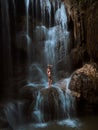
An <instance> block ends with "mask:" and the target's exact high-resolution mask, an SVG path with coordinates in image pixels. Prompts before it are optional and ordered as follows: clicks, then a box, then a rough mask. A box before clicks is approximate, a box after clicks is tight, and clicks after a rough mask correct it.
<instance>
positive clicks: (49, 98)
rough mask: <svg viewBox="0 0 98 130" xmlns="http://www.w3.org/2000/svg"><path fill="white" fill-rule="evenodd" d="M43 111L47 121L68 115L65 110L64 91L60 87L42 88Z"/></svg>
mask: <svg viewBox="0 0 98 130" xmlns="http://www.w3.org/2000/svg"><path fill="white" fill-rule="evenodd" d="M41 95H42V99H41V106H40V108H41V112H42V113H43V117H44V120H45V121H51V120H58V119H63V118H64V117H66V112H65V110H64V106H63V102H64V93H63V91H62V90H61V89H59V88H54V87H51V88H48V89H42V90H41Z"/></svg>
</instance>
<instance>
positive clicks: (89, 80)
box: [70, 63, 98, 104]
mask: <svg viewBox="0 0 98 130" xmlns="http://www.w3.org/2000/svg"><path fill="white" fill-rule="evenodd" d="M70 89H71V91H72V93H73V95H75V96H77V97H78V98H82V99H84V100H85V101H87V103H92V104H98V70H97V68H96V64H94V63H92V64H85V65H84V66H83V67H82V68H80V69H78V70H76V71H75V72H74V73H73V75H72V78H71V82H70Z"/></svg>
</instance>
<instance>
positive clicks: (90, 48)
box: [63, 0, 98, 68]
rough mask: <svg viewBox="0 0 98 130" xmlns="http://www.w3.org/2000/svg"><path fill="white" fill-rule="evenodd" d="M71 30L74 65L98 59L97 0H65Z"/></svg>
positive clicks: (71, 53)
mask: <svg viewBox="0 0 98 130" xmlns="http://www.w3.org/2000/svg"><path fill="white" fill-rule="evenodd" d="M63 1H64V2H65V6H66V10H67V15H68V28H69V30H70V31H71V40H72V41H71V43H70V48H71V49H70V50H71V51H70V57H71V61H72V63H73V61H74V67H75V68H77V67H79V66H80V65H82V64H83V63H84V62H88V61H94V62H96V63H97V61H98V53H97V52H98V37H97V34H98V25H97V23H98V15H97V12H98V8H97V7H98V2H97V1H95V0H91V1H88V0H85V1H84V0H74V1H73V0H63Z"/></svg>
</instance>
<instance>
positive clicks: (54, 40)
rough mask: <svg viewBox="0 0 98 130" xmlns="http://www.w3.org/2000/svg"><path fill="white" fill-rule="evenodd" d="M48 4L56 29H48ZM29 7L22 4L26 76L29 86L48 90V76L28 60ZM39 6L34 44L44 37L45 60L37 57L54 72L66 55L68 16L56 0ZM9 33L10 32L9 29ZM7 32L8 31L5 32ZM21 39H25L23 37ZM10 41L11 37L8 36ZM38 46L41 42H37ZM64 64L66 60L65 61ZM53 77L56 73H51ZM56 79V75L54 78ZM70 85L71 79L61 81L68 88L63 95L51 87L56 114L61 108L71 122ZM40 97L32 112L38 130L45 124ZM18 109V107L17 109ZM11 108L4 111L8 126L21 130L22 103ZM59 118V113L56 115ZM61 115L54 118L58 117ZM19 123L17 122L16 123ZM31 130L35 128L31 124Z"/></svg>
mask: <svg viewBox="0 0 98 130" xmlns="http://www.w3.org/2000/svg"><path fill="white" fill-rule="evenodd" d="M33 4H34V3H33V0H32V7H33ZM37 4H38V0H36V3H35V5H36V16H37V15H38V5H37ZM51 4H53V10H54V23H55V25H53V26H51V19H52V17H51V6H52V5H51ZM29 6H30V0H25V8H26V33H24V34H25V37H26V39H27V50H28V65H29V76H28V86H32V87H37V86H39V85H43V86H44V87H46V86H47V76H46V74H45V73H46V70H45V68H44V69H43V68H42V67H41V65H39V64H40V63H36V64H34V63H33V64H32V63H31V64H30V56H31V53H30V52H31V50H30V43H31V38H30V35H29ZM40 6H41V17H42V21H41V25H37V26H36V27H35V33H36V35H35V36H36V41H37V40H38V42H40V41H41V40H42V39H43V38H42V37H44V40H43V41H42V42H43V43H44V47H43V50H41V51H42V52H43V53H44V57H40V56H39V57H40V58H41V60H42V64H43V65H46V64H52V65H53V69H55V70H56V64H57V63H58V61H59V60H62V59H63V58H65V55H66V51H67V43H68V36H69V32H68V31H67V16H66V10H65V7H64V3H61V5H60V2H59V0H57V1H56V2H55V1H52V2H50V1H49V0H40ZM46 12H47V13H48V15H49V26H47V25H45V19H46ZM8 30H9V28H8ZM8 32H9V31H8ZM23 36H24V35H23ZM9 37H10V36H9ZM40 43H41V42H40ZM65 60H66V59H65ZM54 74H56V73H54ZM55 76H56V75H55ZM69 82H70V78H68V79H64V80H63V81H62V84H64V85H65V84H67V86H66V85H65V86H66V93H64V92H63V91H62V90H61V89H60V87H59V86H58V87H57V86H56V85H55V84H54V85H53V86H54V87H55V89H56V90H57V93H58V95H59V97H58V99H59V101H60V103H61V104H60V105H59V104H58V102H57V99H56V98H55V95H53V96H54V101H55V105H56V107H57V109H56V110H59V108H60V106H61V111H63V113H64V117H66V113H67V117H68V118H70V109H71V108H72V104H73V99H72V97H71V95H70V91H69V89H68V86H69ZM43 100H44V99H43V96H42V95H41V94H40V92H39V93H38V95H37V98H36V103H35V106H34V111H33V112H32V118H34V119H35V120H36V122H37V123H39V124H37V127H38V126H40V127H41V126H42V127H43V126H46V124H43V123H42V122H44V113H42V112H41V103H42V102H43ZM16 106H17V107H16ZM16 106H15V105H14V104H13V103H11V104H7V106H6V109H5V114H6V117H7V120H8V122H9V124H10V125H11V126H12V128H13V129H14V130H16V129H17V127H20V125H21V124H22V123H23V115H22V108H23V106H22V105H21V103H19V102H18V103H17V105H16ZM57 114H58V111H57ZM59 116H60V114H58V115H57V117H59ZM17 120H18V122H17ZM59 124H60V122H59ZM33 126H34V124H33Z"/></svg>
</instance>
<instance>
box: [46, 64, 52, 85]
mask: <svg viewBox="0 0 98 130" xmlns="http://www.w3.org/2000/svg"><path fill="white" fill-rule="evenodd" d="M51 68H52V65H48V66H47V75H48V83H49V87H50V86H51V84H52V72H51Z"/></svg>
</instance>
